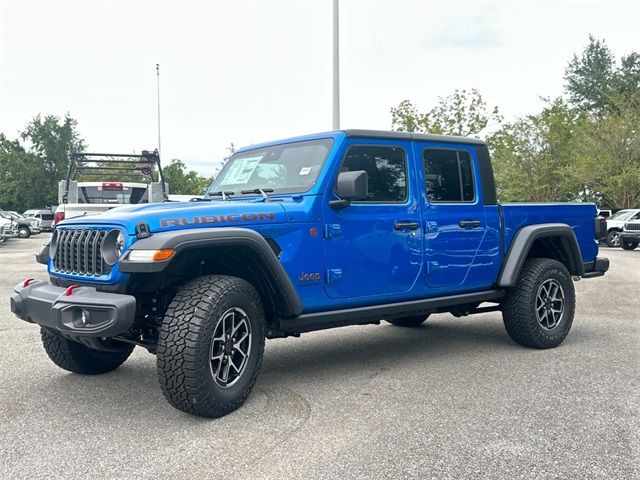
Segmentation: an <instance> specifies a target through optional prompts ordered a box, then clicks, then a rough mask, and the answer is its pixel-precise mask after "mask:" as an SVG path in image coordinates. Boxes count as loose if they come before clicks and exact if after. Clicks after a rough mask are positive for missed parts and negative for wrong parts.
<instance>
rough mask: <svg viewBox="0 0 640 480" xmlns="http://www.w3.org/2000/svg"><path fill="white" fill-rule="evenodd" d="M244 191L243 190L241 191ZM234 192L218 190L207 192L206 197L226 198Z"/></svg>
mask: <svg viewBox="0 0 640 480" xmlns="http://www.w3.org/2000/svg"><path fill="white" fill-rule="evenodd" d="M242 193H244V192H242ZM235 194H236V192H230V191H224V190H220V191H219V192H211V193H208V194H207V196H208V197H222V200H227V199H228V198H229V197H230V196H232V195H235Z"/></svg>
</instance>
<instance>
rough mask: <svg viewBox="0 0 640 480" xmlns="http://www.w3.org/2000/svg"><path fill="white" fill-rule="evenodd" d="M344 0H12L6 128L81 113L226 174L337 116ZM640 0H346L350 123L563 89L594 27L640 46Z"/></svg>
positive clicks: (91, 138) (5, 12)
mask: <svg viewBox="0 0 640 480" xmlns="http://www.w3.org/2000/svg"><path fill="white" fill-rule="evenodd" d="M331 22H332V2H331V0H317V1H315V0H314V1H312V0H309V1H305V0H299V1H267V0H264V1H244V0H236V1H208V2H206V1H199V2H193V1H191V2H190V1H180V2H177V1H174V2H168V1H164V2H163V1H154V2H150V1H149V2H148V1H140V0H137V1H136V0H132V1H120V2H117V1H111V2H104V1H103V2H95V1H89V0H85V1H76V2H69V1H67V2H61V1H55V2H54V1H38V2H31V1H28V0H24V1H19V2H16V1H7V0H0V132H3V133H4V134H5V135H7V136H8V137H9V138H15V137H16V136H17V134H18V132H19V131H20V130H21V129H22V128H23V127H24V126H25V124H26V123H27V122H28V121H29V120H30V119H31V118H33V117H34V116H35V115H37V114H38V113H43V114H55V115H64V114H65V113H67V112H68V113H70V115H71V116H72V117H74V118H75V119H77V120H78V129H79V132H80V134H81V135H82V136H83V137H84V138H85V140H86V142H87V143H88V145H89V150H91V151H101V152H113V153H128V152H139V151H140V150H142V149H152V148H156V147H157V144H158V140H157V113H156V99H157V97H156V69H155V65H156V63H159V64H160V95H161V117H160V118H161V131H162V137H161V141H162V151H161V153H162V159H163V162H164V163H168V161H169V160H170V159H172V158H180V159H181V160H183V161H184V162H185V163H186V164H187V166H188V167H189V168H190V169H194V170H197V171H198V172H200V173H201V174H203V175H211V174H212V173H213V172H214V170H215V168H216V166H217V165H218V164H219V162H220V160H221V159H222V158H223V157H225V156H226V155H227V154H228V150H227V148H228V146H229V145H230V143H231V142H233V143H234V144H235V145H236V147H239V146H246V145H250V144H253V143H260V142H263V141H268V140H275V139H279V138H286V137H291V136H296V135H301V134H306V133H314V132H322V131H327V130H331V127H332V125H331V119H332V117H331V104H332V103H331V98H332V97H331V92H332V90H331V87H332V70H331V63H332V43H331V42H332V31H331V25H332V23H331ZM639 25H640V1H634V2H630V1H627V2H615V1H607V2H588V1H580V2H561V1H535V2H534V1H528V2H522V1H511V2H507V1H502V2H481V1H474V2H456V1H448V2H435V1H389V0H387V1H375V0H369V1H355V0H341V1H340V78H341V85H340V95H341V125H340V126H341V128H372V129H382V130H388V129H390V127H391V115H390V112H389V110H390V108H391V107H393V106H396V105H397V104H398V103H400V102H401V101H402V100H404V99H410V100H412V101H413V102H414V103H415V104H417V106H418V108H419V109H420V110H421V111H426V110H428V109H429V108H431V107H432V106H433V105H434V104H435V103H436V102H437V100H438V97H440V96H446V95H448V94H450V93H452V92H453V91H454V90H455V89H470V88H477V89H479V90H480V92H481V93H482V95H483V96H484V97H485V98H486V99H487V101H488V103H489V104H490V105H497V106H498V107H499V109H500V111H501V113H502V114H503V115H504V116H505V118H506V119H507V120H513V119H515V118H517V117H518V116H521V115H525V114H528V113H534V112H536V111H539V110H540V109H541V107H542V105H543V103H542V100H541V97H556V96H558V95H561V94H562V87H563V79H562V77H563V75H564V69H565V67H566V64H567V62H568V61H569V60H570V58H571V57H572V55H573V54H574V53H576V52H580V51H581V50H582V49H583V48H584V46H585V45H586V44H587V42H588V35H589V34H593V35H594V36H596V37H597V38H601V39H605V40H606V43H607V44H608V45H609V47H610V48H611V49H612V50H613V52H614V53H615V55H616V56H617V57H619V56H620V55H623V54H627V53H629V52H631V51H632V50H640V26H639Z"/></svg>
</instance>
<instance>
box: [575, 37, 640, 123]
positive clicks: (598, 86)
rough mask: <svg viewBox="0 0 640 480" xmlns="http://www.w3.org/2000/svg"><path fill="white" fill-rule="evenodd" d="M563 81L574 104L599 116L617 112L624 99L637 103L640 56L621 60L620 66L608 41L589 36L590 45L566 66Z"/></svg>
mask: <svg viewBox="0 0 640 480" xmlns="http://www.w3.org/2000/svg"><path fill="white" fill-rule="evenodd" d="M564 79H565V82H566V83H565V90H566V92H567V94H568V96H569V100H570V102H571V103H572V104H573V105H575V106H577V107H579V108H582V109H584V110H586V111H588V112H591V113H594V114H596V115H598V116H603V115H605V114H606V113H615V112H616V110H615V109H616V107H617V105H618V104H619V102H620V99H621V98H622V99H624V100H638V96H639V94H640V54H638V53H637V52H632V53H630V54H629V55H627V56H623V57H621V59H620V65H619V66H618V63H617V61H616V58H615V55H614V54H613V52H612V51H611V50H610V49H609V47H608V46H607V45H606V43H605V41H604V40H598V39H596V38H595V37H593V36H592V35H589V43H588V45H587V46H586V47H585V48H584V50H583V51H582V53H581V54H580V55H577V54H574V55H573V58H572V59H571V61H570V62H569V64H568V65H567V68H566V70H565V76H564Z"/></svg>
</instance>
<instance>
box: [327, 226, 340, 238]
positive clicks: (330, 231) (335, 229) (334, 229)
mask: <svg viewBox="0 0 640 480" xmlns="http://www.w3.org/2000/svg"><path fill="white" fill-rule="evenodd" d="M341 233H342V227H341V226H340V224H339V223H327V224H325V226H324V238H331V237H337V236H338V235H340V234H341Z"/></svg>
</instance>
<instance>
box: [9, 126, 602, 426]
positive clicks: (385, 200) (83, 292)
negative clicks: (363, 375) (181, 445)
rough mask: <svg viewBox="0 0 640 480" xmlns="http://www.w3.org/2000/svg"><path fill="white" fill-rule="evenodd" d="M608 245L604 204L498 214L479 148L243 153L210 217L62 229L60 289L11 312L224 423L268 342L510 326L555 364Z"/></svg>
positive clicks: (189, 213) (218, 187)
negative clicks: (144, 354) (143, 366)
mask: <svg viewBox="0 0 640 480" xmlns="http://www.w3.org/2000/svg"><path fill="white" fill-rule="evenodd" d="M597 228H599V222H598V221H597V220H596V207H595V205H593V204H587V203H583V204H571V203H549V204H524V203H518V204H499V203H498V202H497V200H496V188H495V184H494V178H493V174H492V167H491V160H490V157H489V150H488V148H487V146H486V144H485V143H484V142H482V141H480V140H475V139H470V138H462V137H448V136H440V135H423V134H412V133H404V132H376V131H364V130H348V131H339V132H330V133H322V134H317V135H310V136H306V137H299V138H293V139H288V140H282V141H277V142H272V143H266V144H262V145H255V146H251V147H247V148H245V149H241V150H240V151H238V152H236V153H235V154H234V155H233V156H232V157H231V159H230V160H229V161H228V163H227V164H226V166H225V167H224V168H223V170H222V172H221V173H220V174H219V175H218V176H217V178H216V180H215V181H214V182H213V184H212V185H211V186H210V187H209V189H208V191H207V194H206V195H205V196H204V198H203V199H202V200H201V201H197V202H182V203H175V202H164V203H158V204H153V205H136V206H129V207H122V208H119V209H114V210H111V211H109V212H106V213H104V214H102V215H100V216H87V217H83V218H75V219H70V220H65V221H63V222H61V223H60V224H58V226H57V227H56V230H55V232H54V234H53V236H52V238H51V242H50V244H49V245H46V246H45V247H44V248H43V250H42V251H41V252H40V253H39V254H38V256H37V259H38V261H39V262H41V263H43V264H47V265H48V272H49V278H50V281H49V282H47V281H34V280H32V279H28V280H25V281H23V282H20V283H19V284H18V285H16V287H15V289H14V292H13V293H12V295H11V310H12V311H13V312H14V313H15V314H16V315H17V316H18V317H19V318H21V319H23V320H25V321H27V322H32V323H36V324H39V325H41V327H42V329H41V332H42V341H43V344H44V349H45V350H46V352H47V354H48V355H49V357H50V359H51V360H52V361H53V362H54V363H55V364H57V365H58V366H59V367H61V368H63V369H66V370H69V371H72V372H76V373H82V374H98V373H104V372H107V371H110V370H114V369H116V368H118V366H120V365H121V364H122V363H123V362H124V361H126V359H127V357H129V355H130V354H131V352H132V350H133V348H134V346H136V345H138V346H141V347H143V348H146V349H147V350H149V351H150V352H152V353H155V354H156V355H157V372H158V376H159V381H160V385H161V388H162V391H163V393H164V396H165V398H166V399H167V400H168V401H169V402H170V403H171V404H172V405H173V406H174V407H176V408H178V409H180V410H182V411H185V412H188V413H191V414H196V415H202V416H205V417H219V416H221V415H225V414H227V413H229V412H231V411H233V410H235V409H236V408H238V407H239V406H241V405H242V403H243V402H244V401H245V399H246V398H247V396H248V395H249V393H250V391H251V389H252V387H253V385H254V383H255V381H256V378H257V376H258V372H259V369H260V365H261V363H262V357H263V351H264V344H265V338H282V337H288V336H294V337H295V336H299V335H300V334H301V333H304V332H310V331H314V330H320V329H325V328H332V327H340V326H345V325H358V324H372V323H373V324H377V323H380V321H381V320H386V321H388V322H389V323H391V324H393V325H396V326H399V327H418V326H419V325H421V324H422V323H423V322H425V321H426V320H427V317H428V316H429V315H430V314H431V313H438V312H451V313H452V314H453V315H455V316H465V315H470V314H475V313H483V312H490V311H501V312H502V319H503V322H504V325H505V327H506V330H507V333H508V334H509V335H510V336H511V338H512V339H513V340H514V341H515V342H517V343H519V344H521V345H523V346H526V347H532V348H539V349H545V348H553V347H556V346H558V345H560V344H561V343H562V341H563V340H564V339H565V337H566V336H567V335H568V333H569V330H570V328H571V325H572V322H573V317H574V312H575V303H576V297H575V292H574V285H573V280H572V278H593V277H598V276H601V275H604V273H605V272H606V271H607V269H608V268H609V261H608V260H607V259H606V258H599V257H598V256H597V255H598V245H597V243H596V242H595V238H596V235H597V230H596V229H597ZM372 355H375V352H372ZM543 357H544V356H542V357H541V356H539V355H535V356H528V357H527V358H531V362H532V363H531V367H532V368H534V369H537V368H538V366H539V365H541V364H544V362H545V359H544V358H543ZM547 360H548V359H547ZM318 368H322V365H319V366H318ZM399 375H400V376H401V375H402V374H401V373H399ZM78 395H80V396H81V392H80V391H79V392H78ZM70 408H71V406H70Z"/></svg>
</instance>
